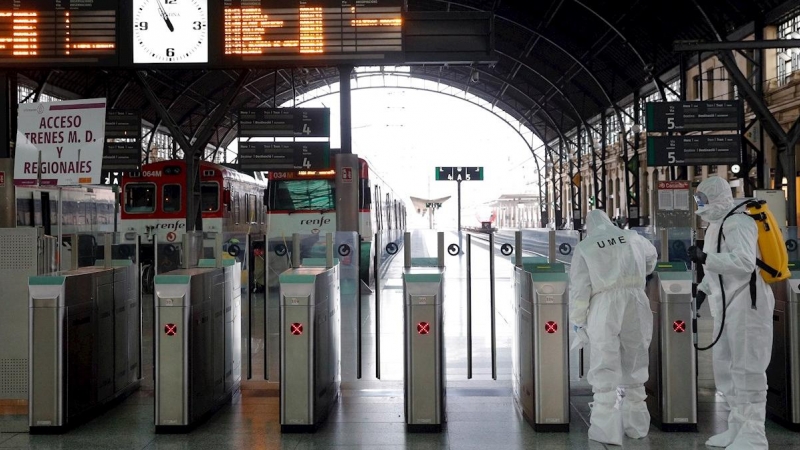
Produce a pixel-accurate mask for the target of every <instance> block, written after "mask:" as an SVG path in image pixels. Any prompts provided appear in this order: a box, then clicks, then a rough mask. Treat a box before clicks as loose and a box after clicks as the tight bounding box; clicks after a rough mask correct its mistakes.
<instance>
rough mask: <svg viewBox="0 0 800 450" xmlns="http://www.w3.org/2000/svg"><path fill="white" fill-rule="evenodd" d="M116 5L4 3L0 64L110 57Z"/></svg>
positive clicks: (86, 0)
mask: <svg viewBox="0 0 800 450" xmlns="http://www.w3.org/2000/svg"><path fill="white" fill-rule="evenodd" d="M117 8H118V1H117V0H5V1H3V2H2V3H1V4H0V63H9V62H11V63H23V64H24V63H28V62H39V63H43V62H70V61H74V62H78V63H84V64H85V63H91V62H97V61H99V60H100V59H105V58H116V54H117Z"/></svg>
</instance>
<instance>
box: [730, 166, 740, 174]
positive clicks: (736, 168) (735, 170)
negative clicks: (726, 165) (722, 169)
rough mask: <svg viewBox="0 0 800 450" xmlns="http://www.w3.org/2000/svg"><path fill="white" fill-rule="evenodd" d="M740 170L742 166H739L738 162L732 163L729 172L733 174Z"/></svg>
mask: <svg viewBox="0 0 800 450" xmlns="http://www.w3.org/2000/svg"><path fill="white" fill-rule="evenodd" d="M741 171H742V167H741V166H739V165H738V164H734V165H732V166H731V172H733V174H734V175H738V174H739V172H741Z"/></svg>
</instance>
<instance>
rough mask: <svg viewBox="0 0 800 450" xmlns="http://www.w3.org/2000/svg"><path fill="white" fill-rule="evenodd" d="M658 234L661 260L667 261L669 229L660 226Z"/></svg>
mask: <svg viewBox="0 0 800 450" xmlns="http://www.w3.org/2000/svg"><path fill="white" fill-rule="evenodd" d="M659 234H660V235H661V258H660V259H661V262H669V231H668V230H667V229H666V228H661V229H660V230H659Z"/></svg>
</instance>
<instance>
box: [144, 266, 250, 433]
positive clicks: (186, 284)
mask: <svg viewBox="0 0 800 450" xmlns="http://www.w3.org/2000/svg"><path fill="white" fill-rule="evenodd" d="M221 263H222V264H223V265H224V267H214V265H215V261H213V260H200V261H199V264H198V265H199V267H197V268H193V269H181V270H176V271H173V272H169V273H167V274H164V275H158V276H156V277H155V303H156V305H155V320H154V323H155V330H154V333H155V338H154V341H155V388H156V392H155V425H156V432H157V433H162V432H185V431H188V430H189V429H191V428H192V427H193V426H194V425H196V424H197V423H199V422H200V421H202V420H204V419H205V418H207V417H208V416H210V415H211V414H213V413H214V412H215V411H216V410H217V409H219V407H221V406H222V405H223V404H225V403H226V402H227V401H229V400H230V399H231V396H232V394H233V393H234V392H235V391H237V390H238V389H239V385H240V383H241V349H239V350H236V349H237V346H240V345H241V344H240V339H241V338H240V336H241V284H240V283H241V263H239V262H236V261H235V260H224V261H222V262H221Z"/></svg>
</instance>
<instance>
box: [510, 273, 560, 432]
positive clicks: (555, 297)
mask: <svg viewBox="0 0 800 450" xmlns="http://www.w3.org/2000/svg"><path fill="white" fill-rule="evenodd" d="M568 281H569V276H568V275H567V273H566V271H565V267H564V264H560V263H556V264H547V263H546V262H542V260H541V258H522V266H521V267H515V268H514V291H515V292H514V296H515V303H516V304H515V308H514V309H515V311H516V317H515V328H516V336H515V337H514V339H515V340H516V345H514V355H512V358H513V360H514V364H513V366H514V373H513V376H512V379H513V391H514V398H515V400H516V403H517V405H518V406H519V408H520V409H521V410H522V416H523V417H524V418H525V420H527V421H528V423H530V424H531V426H533V428H534V430H536V431H569V335H568V333H567V330H568V329H569V325H568V324H569V319H568V305H567V300H568V297H569V296H568V291H567V285H568Z"/></svg>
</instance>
